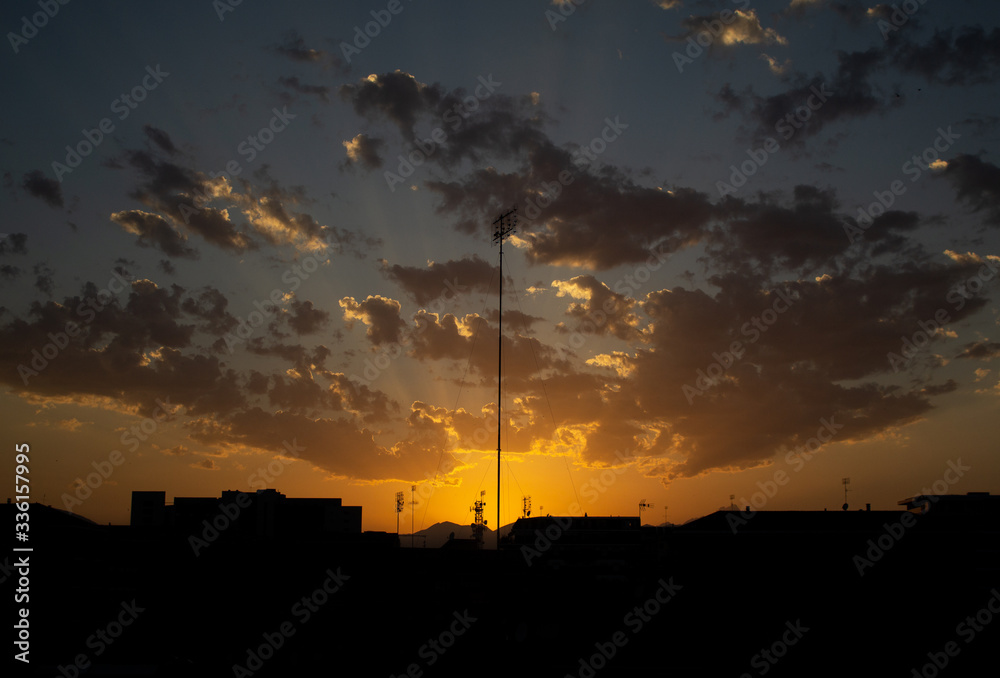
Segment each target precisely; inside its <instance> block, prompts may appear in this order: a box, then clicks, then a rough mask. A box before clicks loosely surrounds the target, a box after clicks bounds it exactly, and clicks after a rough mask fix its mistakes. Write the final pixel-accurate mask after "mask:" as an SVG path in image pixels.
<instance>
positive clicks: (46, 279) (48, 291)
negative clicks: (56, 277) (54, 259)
mask: <svg viewBox="0 0 1000 678" xmlns="http://www.w3.org/2000/svg"><path fill="white" fill-rule="evenodd" d="M32 272H33V273H34V274H35V289H37V290H38V291H39V292H41V293H42V294H44V295H45V296H47V297H49V298H51V297H52V290H53V285H54V281H53V278H52V276H53V274H54V273H55V271H53V270H52V269H51V268H49V266H48V264H45V263H41V264H35V265H34V266H33V267H32Z"/></svg>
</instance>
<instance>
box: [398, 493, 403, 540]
mask: <svg viewBox="0 0 1000 678" xmlns="http://www.w3.org/2000/svg"><path fill="white" fill-rule="evenodd" d="M402 512H403V493H402V492H397V493H396V539H399V514H400V513H402Z"/></svg>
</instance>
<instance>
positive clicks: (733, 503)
mask: <svg viewBox="0 0 1000 678" xmlns="http://www.w3.org/2000/svg"><path fill="white" fill-rule="evenodd" d="M729 510H730V511H739V510H740V507H739V506H737V505H736V495H735V494H731V495H729Z"/></svg>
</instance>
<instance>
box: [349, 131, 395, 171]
mask: <svg viewBox="0 0 1000 678" xmlns="http://www.w3.org/2000/svg"><path fill="white" fill-rule="evenodd" d="M343 144H344V150H345V151H346V153H347V164H348V165H350V164H354V163H357V164H360V165H361V166H362V167H364V168H365V169H368V170H375V169H378V168H379V167H381V166H382V158H381V157H380V156H379V149H380V148H381V147H382V146H384V145H385V141H383V140H382V139H378V138H375V137H370V136H368V135H367V134H357V135H355V136H354V138H353V139H350V140H349V141H345V142H343Z"/></svg>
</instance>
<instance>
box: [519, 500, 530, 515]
mask: <svg viewBox="0 0 1000 678" xmlns="http://www.w3.org/2000/svg"><path fill="white" fill-rule="evenodd" d="M521 515H522V516H524V517H525V518H530V517H531V497H521Z"/></svg>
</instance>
